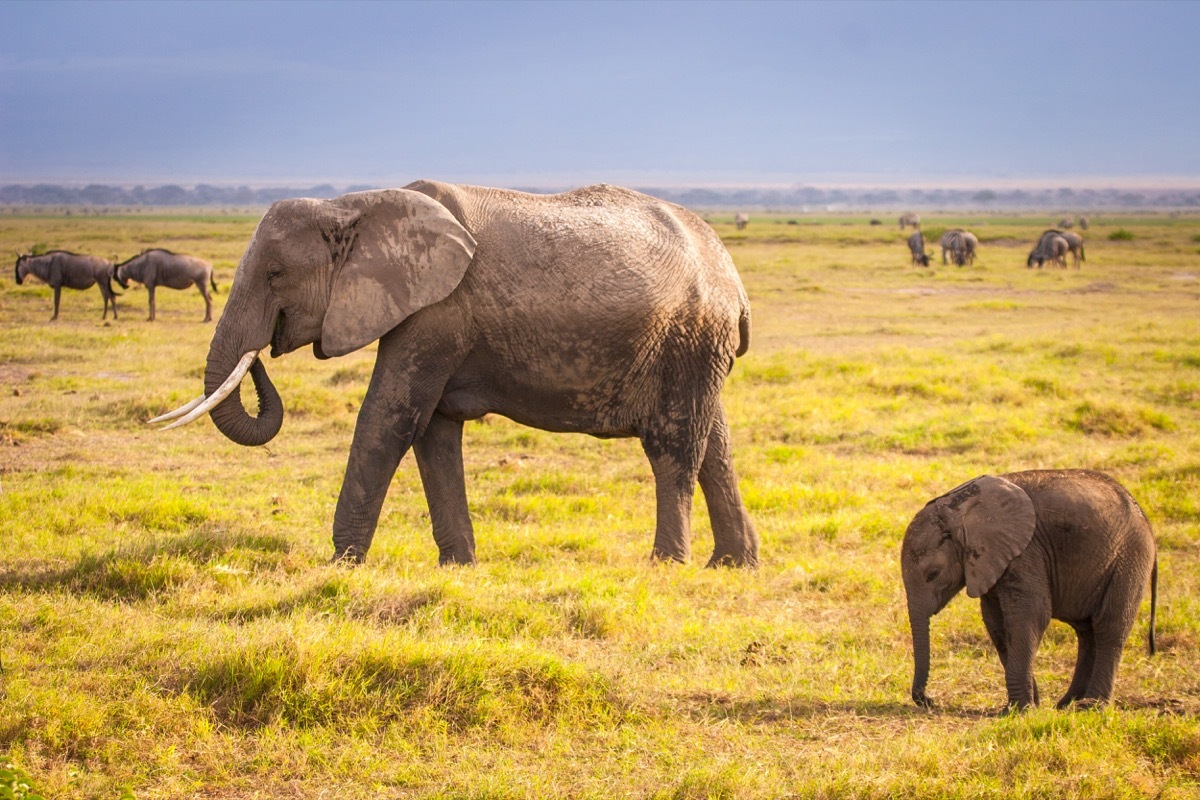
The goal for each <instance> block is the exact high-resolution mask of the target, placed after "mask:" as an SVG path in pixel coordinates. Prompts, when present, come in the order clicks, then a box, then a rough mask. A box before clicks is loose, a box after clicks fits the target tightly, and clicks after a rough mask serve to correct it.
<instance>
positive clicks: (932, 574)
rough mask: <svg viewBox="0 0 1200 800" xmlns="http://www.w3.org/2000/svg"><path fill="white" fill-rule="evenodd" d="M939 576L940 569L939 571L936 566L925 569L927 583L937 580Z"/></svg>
mask: <svg viewBox="0 0 1200 800" xmlns="http://www.w3.org/2000/svg"><path fill="white" fill-rule="evenodd" d="M937 576H938V571H937V568H936V567H934V568H932V569H927V570H925V582H926V583H933V582H934V581H935V580H937Z"/></svg>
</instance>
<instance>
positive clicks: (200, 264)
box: [113, 248, 217, 322]
mask: <svg viewBox="0 0 1200 800" xmlns="http://www.w3.org/2000/svg"><path fill="white" fill-rule="evenodd" d="M113 277H114V278H116V279H117V283H119V284H121V288H123V289H128V288H129V281H130V280H135V281H137V282H138V283H141V284H143V285H145V287H146V292H147V293H149V295H150V321H151V322H153V321H154V289H155V287H157V286H166V287H167V288H168V289H186V288H187V287H188V286H191V285H193V284H194V285H195V286H196V288H197V289H199V290H200V296H201V297H203V298H204V321H205V322H211V321H212V296H211V295H210V294H209V293H208V287H209V285H210V284H211V285H212V290H213V291H214V292H215V291H216V290H217V283H216V281H214V280H213V277H212V264H210V263H208V262H207V261H205V260H204V259H202V258H196V257H195V256H187V255H182V254H180V253H172V252H171V251H170V250H163V249H161V248H154V249H152V250H144V251H142V252H141V253H139V254H138V255H136V256H134V257H133V258H131V259H128V260H127V261H122V262H121V263H120V264H117V266H116V267H115V268H114V269H113Z"/></svg>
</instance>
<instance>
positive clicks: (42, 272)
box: [15, 250, 117, 321]
mask: <svg viewBox="0 0 1200 800" xmlns="http://www.w3.org/2000/svg"><path fill="white" fill-rule="evenodd" d="M15 272H16V276H17V285H18V286H19V285H21V284H22V283H24V282H25V278H27V277H28V276H30V275H33V276H34V277H35V278H37V279H38V280H40V281H42V282H43V283H46V284H49V285H50V286H51V287H52V288H53V289H54V316H53V317H51V318H50V320H51V321H54V320H56V319H58V301H59V296H60V294H61V293H62V287H64V286H65V287H67V288H68V289H90V288H91V287H92V285H93V284H95V285H96V286H99V287H100V294H101V295H102V296H103V297H104V315H103V316H102V317H101V319H108V305H109V303H112V312H113V319H116V318H117V293H116V291H114V290H113V287H112V262H111V261H105V260H104V259H103V258H97V257H96V256H84V255H79V254H77V253H68V252H67V251H66V250H51V251H50V252H49V253H43V254H41V255H38V256H35V255H32V254H26V255H21V256H17V265H16V270H15Z"/></svg>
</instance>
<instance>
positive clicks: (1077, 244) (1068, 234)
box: [1034, 228, 1087, 269]
mask: <svg viewBox="0 0 1200 800" xmlns="http://www.w3.org/2000/svg"><path fill="white" fill-rule="evenodd" d="M1055 236H1057V237H1059V238H1061V239H1063V240H1065V241H1066V243H1067V250H1069V251H1070V253H1071V256H1072V257H1073V259H1074V260H1073V264H1072V266H1074V267H1075V269H1079V263H1080V262H1081V261H1087V256H1086V255H1085V253H1084V252H1083V237H1082V236H1080V235H1079V234H1078V233H1075V232H1074V231H1060V230H1057V229H1054V228H1051V229H1050V230H1048V231H1045V232H1043V233H1042V235H1041V237H1040V238H1039V239H1038V245H1035V247H1034V250H1037V249H1038V247H1039V246H1040V245H1041V242H1043V241H1045V240H1047V239H1053V238H1054V237H1055ZM1043 249H1045V248H1043ZM1050 249H1053V248H1050ZM1046 251H1047V252H1049V249H1047V250H1046ZM1066 265H1067V263H1066V257H1065V255H1064V258H1063V263H1062V266H1063V267H1066Z"/></svg>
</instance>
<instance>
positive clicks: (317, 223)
mask: <svg viewBox="0 0 1200 800" xmlns="http://www.w3.org/2000/svg"><path fill="white" fill-rule="evenodd" d="M749 334H750V307H749V303H748V301H747V298H746V293H745V291H744V290H743V288H742V284H741V281H740V280H739V278H738V275H737V271H736V270H735V268H734V265H733V261H732V259H730V257H729V254H728V252H727V251H726V250H725V248H724V247H723V246H722V244H721V241H720V239H719V238H718V237H717V236H716V234H715V233H713V231H712V229H711V228H710V227H709V226H708V225H707V224H705V223H704V221H703V220H701V219H699V218H698V217H696V216H695V215H693V214H691V213H690V212H688V211H687V210H685V209H683V208H680V207H678V206H674V205H670V204H668V203H664V202H661V201H659V200H656V199H654V198H651V197H648V196H646V195H642V194H638V193H637V192H633V191H629V190H626V189H621V188H617V187H613V186H591V187H586V188H583V189H577V190H575V191H572V192H567V193H565V194H559V195H533V194H525V193H521V192H514V191H507V190H501V189H487V188H480V187H473V186H458V185H451V184H444V183H434V182H428V181H418V182H416V183H413V184H410V185H409V186H407V187H405V188H404V189H391V190H382V191H369V192H358V193H354V194H348V195H344V196H342V197H339V198H335V199H333V200H307V199H297V200H286V201H282V202H279V203H276V204H274V205H273V206H271V208H270V209H269V210H268V211H267V213H266V215H265V216H264V217H263V219H262V221H261V222H260V223H259V225H258V229H257V230H256V231H255V234H254V237H253V239H252V240H251V242H250V244H249V246H248V248H247V250H246V253H245V255H244V256H243V258H242V261H241V263H240V264H239V266H238V269H237V273H236V276H235V279H234V284H233V288H232V290H231V291H230V295H229V300H228V302H227V304H226V306H225V311H224V313H223V315H222V317H221V320H220V322H219V323H218V324H217V329H216V331H215V332H214V335H213V340H212V344H211V346H210V349H209V354H208V363H207V367H206V370H205V379H204V383H205V392H206V393H207V395H208V399H207V400H205V401H204V402H201V403H200V404H199V405H198V406H197V407H195V408H194V409H193V410H191V411H190V412H189V413H187V415H186V416H184V417H183V419H181V420H180V421H179V423H175V424H180V423H182V422H183V421H185V420H187V421H190V419H194V418H195V417H197V416H199V415H202V414H204V413H206V412H209V411H210V410H211V414H212V418H213V422H214V423H215V424H216V425H217V427H218V428H219V429H220V430H221V432H222V433H224V434H225V435H226V436H228V437H229V438H230V439H232V440H233V441H235V442H238V443H239V444H244V445H258V444H263V443H265V442H267V441H269V440H270V439H271V438H272V437H274V436H275V434H276V433H277V432H278V430H279V428H280V425H281V423H282V419H283V409H282V405H281V403H280V400H279V396H278V394H277V393H276V392H275V389H274V387H273V386H272V385H271V382H270V380H269V379H268V378H267V374H266V370H265V369H264V367H263V366H262V363H261V362H260V361H258V360H257V358H256V356H257V354H258V353H259V352H260V351H261V350H262V349H264V348H266V347H267V346H268V345H270V347H271V355H272V356H273V357H275V356H279V355H282V354H284V353H288V352H291V351H293V350H296V349H297V348H299V347H302V346H304V345H308V344H312V346H313V352H314V353H315V354H316V355H317V357H318V358H326V357H329V356H340V355H344V354H346V353H349V352H351V351H353V350H356V349H358V348H360V347H363V346H364V345H366V344H368V343H370V342H372V341H374V340H376V339H378V340H379V351H378V355H377V357H376V362H375V371H374V374H373V375H372V377H371V383H370V388H369V389H368V391H367V395H366V397H365V399H364V401H363V405H362V409H361V410H360V412H359V417H358V423H357V426H356V428H355V432H354V440H353V444H352V445H351V448H350V456H349V461H348V464H347V466H346V475H345V480H344V481H343V484H342V491H341V495H340V497H339V498H338V504H337V509H336V512H335V514H334V521H333V542H334V551H335V558H338V559H349V560H353V561H362V560H363V558H364V557H365V555H366V553H367V550H368V548H369V547H370V545H371V540H372V538H373V536H374V532H375V528H376V524H377V522H378V518H379V513H380V508H381V506H382V503H383V499H384V495H385V494H386V492H387V487H388V484H389V482H390V481H391V479H392V476H393V474H394V472H395V470H396V468H397V465H398V464H399V462H400V459H401V458H402V457H403V455H404V454H405V452H406V451H407V450H408V449H409V447H410V446H411V447H412V448H413V449H414V451H415V453H416V459H417V467H418V468H419V470H420V474H421V481H422V484H423V486H424V489H425V496H426V499H427V501H428V503H429V511H430V517H431V520H432V525H433V535H434V539H435V540H436V542H437V545H438V549H439V553H440V555H439V561H440V562H441V563H443V564H445V563H471V562H473V561H474V560H475V540H474V533H473V530H472V525H471V520H470V517H469V515H468V512H467V500H466V489H465V486H464V481H463V465H462V432H463V422H464V421H466V420H471V419H477V418H479V417H482V416H483V415H485V414H488V413H497V414H501V415H504V416H507V417H510V418H511V419H513V420H515V421H517V422H520V423H522V424H525V425H530V426H533V427H537V428H541V429H544V430H550V431H574V432H581V433H590V434H592V435H594V436H598V437H605V438H607V437H623V436H631V437H638V438H639V439H640V440H641V442H642V446H643V448H644V450H645V453H646V456H647V457H648V458H649V460H650V465H651V467H652V470H653V473H654V478H655V484H656V498H657V506H658V512H657V525H656V531H655V538H654V548H653V551H652V553H653V557H654V558H657V559H668V560H675V561H684V560H686V559H687V558H688V557H689V549H690V546H689V537H690V534H689V525H690V522H689V521H690V514H691V505H692V496H693V493H694V491H695V486H696V482H697V479H698V480H699V483H700V487H701V489H702V490H703V492H704V497H705V501H706V502H707V504H708V508H709V513H710V516H711V518H712V527H713V534H714V539H715V548H714V550H713V554H712V557H711V559H710V560H709V562H708V563H709V566H713V565H719V564H731V565H747V566H749V565H754V564H756V563H757V560H758V537H757V535H756V533H755V530H754V527H753V525H752V523H751V521H750V518H749V515H748V514H747V513H746V510H745V507H744V506H743V503H742V499H741V495H740V493H739V491H738V486H737V479H736V476H735V474H734V470H733V464H732V457H731V451H730V437H729V428H728V427H727V425H726V421H725V415H724V412H723V410H722V407H721V402H720V392H721V387H722V385H723V383H724V379H725V376H726V375H727V374H728V373H729V371H730V369H731V368H732V366H733V361H734V358H735V357H736V356H739V355H741V354H742V353H744V352H745V351H746V348H747V346H748V344H749ZM247 370H249V372H250V374H251V376H252V377H253V379H254V385H255V388H256V389H257V391H258V395H259V408H260V409H261V411H260V412H259V415H258V417H251V416H249V415H248V413H247V412H246V410H245V408H244V407H243V405H242V402H241V399H240V396H239V389H238V385H239V383H240V381H241V379H242V376H243V375H244V374H245V373H246V371H247ZM193 402H197V401H193ZM190 405H191V404H189V406H190ZM187 408H188V406H185V407H184V409H187ZM184 409H181V410H180V411H181V412H182V411H183V410H184ZM176 413H179V412H176ZM171 416H173V415H164V417H168V418H169V417H171Z"/></svg>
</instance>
